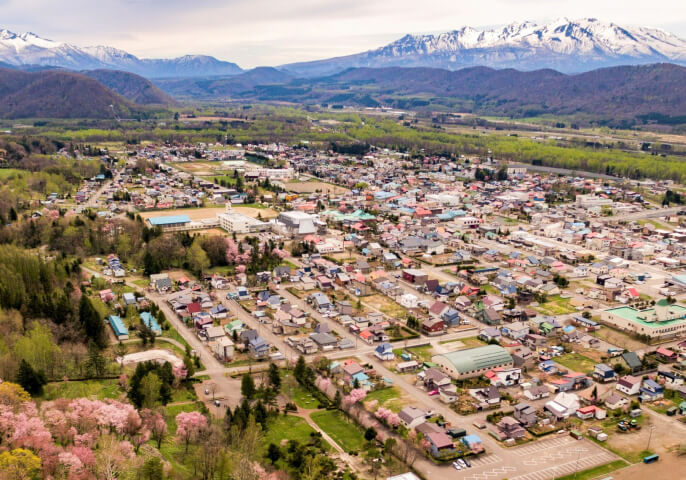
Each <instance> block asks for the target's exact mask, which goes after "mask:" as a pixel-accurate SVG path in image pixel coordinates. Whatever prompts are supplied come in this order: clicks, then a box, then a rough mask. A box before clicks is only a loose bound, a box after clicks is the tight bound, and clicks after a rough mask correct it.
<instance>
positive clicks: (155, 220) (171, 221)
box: [148, 215, 191, 228]
mask: <svg viewBox="0 0 686 480" xmlns="http://www.w3.org/2000/svg"><path fill="white" fill-rule="evenodd" d="M148 223H149V224H150V226H152V227H162V228H175V227H185V226H186V225H188V224H189V223H191V218H190V217H189V216H188V215H167V216H165V217H150V218H148Z"/></svg>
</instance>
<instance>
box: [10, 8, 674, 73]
mask: <svg viewBox="0 0 686 480" xmlns="http://www.w3.org/2000/svg"><path fill="white" fill-rule="evenodd" d="M0 11H2V17H1V20H0V29H2V28H6V29H8V30H11V31H13V32H15V33H23V32H27V31H30V32H34V33H36V34H37V35H39V36H42V37H45V38H49V39H51V40H56V41H64V42H68V43H72V44H75V45H79V46H90V45H108V46H112V47H116V48H120V49H123V50H126V51H128V52H129V53H132V54H134V55H136V56H139V57H141V58H172V57H176V56H181V55H185V54H205V55H212V56H215V57H217V58H219V59H221V60H227V61H232V62H236V63H238V64H239V65H240V66H241V67H244V68H251V67H256V66H260V65H273V66H275V65H282V64H286V63H291V62H297V61H309V60H316V59H322V58H329V57H333V56H339V55H347V54H352V53H358V52H361V51H365V50H369V49H372V48H377V47H380V46H382V45H385V44H387V43H389V42H392V41H393V40H396V39H398V38H400V37H402V36H403V35H405V34H407V33H413V34H420V33H439V32H444V31H449V30H454V29H457V28H460V27H462V26H471V27H475V28H489V27H493V26H497V25H505V24H508V23H511V22H515V21H523V20H530V21H536V22H546V21H550V20H554V19H557V18H561V17H567V18H570V19H575V18H588V17H593V18H598V19H600V20H603V21H609V22H615V23H617V24H620V25H623V26H650V27H658V28H662V29H664V30H667V31H670V32H672V33H675V34H677V35H679V36H682V37H686V6H684V0H652V1H650V2H648V1H645V0H641V1H637V0H573V1H570V0H419V1H417V0H344V1H341V0H60V1H56V0H0Z"/></svg>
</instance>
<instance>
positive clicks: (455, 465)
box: [453, 462, 462, 470]
mask: <svg viewBox="0 0 686 480" xmlns="http://www.w3.org/2000/svg"><path fill="white" fill-rule="evenodd" d="M453 467H454V468H455V470H462V465H460V464H459V463H457V462H453Z"/></svg>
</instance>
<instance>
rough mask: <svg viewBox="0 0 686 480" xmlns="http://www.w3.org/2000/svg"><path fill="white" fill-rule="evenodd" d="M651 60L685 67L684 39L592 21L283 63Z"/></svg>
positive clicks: (309, 67)
mask: <svg viewBox="0 0 686 480" xmlns="http://www.w3.org/2000/svg"><path fill="white" fill-rule="evenodd" d="M655 62H673V63H681V64H685V63H686V40H684V39H681V38H679V37H677V36H675V35H673V34H671V33H668V32H665V31H663V30H659V29H655V28H644V27H638V28H627V27H622V26H620V25H617V24H614V23H605V22H601V21H598V20H596V19H593V18H589V19H582V20H568V19H566V18H563V19H559V20H556V21H554V22H551V23H548V24H544V25H539V24H536V23H533V22H521V23H512V24H510V25H506V26H504V27H500V28H495V29H491V30H477V29H474V28H471V27H462V28H460V29H459V30H454V31H452V32H446V33H441V34H438V35H406V36H404V37H402V38H401V39H399V40H397V41H395V42H393V43H390V44H388V45H386V46H384V47H381V48H378V49H376V50H370V51H367V52H364V53H359V54H356V55H349V56H346V57H338V58H332V59H327V60H320V61H315V62H305V63H296V64H290V65H284V66H283V67H282V68H284V69H287V70H289V71H291V72H293V73H297V74H299V75H306V76H313V75H326V74H333V73H336V72H339V71H341V70H344V69H346V68H351V67H389V66H399V67H436V68H445V69H449V70H456V69H459V68H465V67H471V66H488V67H493V68H516V69H518V70H536V69H540V68H554V69H556V70H559V71H562V72H568V73H574V72H581V71H586V70H592V69H595V68H600V67H608V66H614V65H626V64H645V63H655Z"/></svg>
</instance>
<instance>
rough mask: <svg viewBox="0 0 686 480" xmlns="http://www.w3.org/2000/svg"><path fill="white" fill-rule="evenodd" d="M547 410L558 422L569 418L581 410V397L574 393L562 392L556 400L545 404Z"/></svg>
mask: <svg viewBox="0 0 686 480" xmlns="http://www.w3.org/2000/svg"><path fill="white" fill-rule="evenodd" d="M545 409H546V410H547V411H549V412H550V413H552V414H553V416H554V417H555V418H556V419H557V420H562V419H565V418H569V417H570V416H572V415H574V414H575V413H576V411H577V410H578V409H579V397H577V396H576V395H575V394H573V393H567V392H560V393H558V394H557V396H556V397H555V399H554V400H551V401H549V402H547V403H546V404H545Z"/></svg>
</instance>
